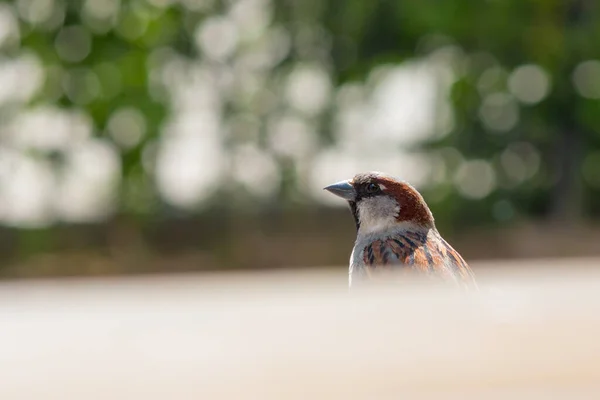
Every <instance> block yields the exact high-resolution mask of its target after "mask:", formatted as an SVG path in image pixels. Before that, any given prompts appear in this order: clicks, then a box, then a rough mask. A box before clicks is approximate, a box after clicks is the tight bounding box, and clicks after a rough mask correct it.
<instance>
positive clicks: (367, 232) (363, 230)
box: [356, 221, 435, 241]
mask: <svg viewBox="0 0 600 400" xmlns="http://www.w3.org/2000/svg"><path fill="white" fill-rule="evenodd" d="M432 230H433V231H435V226H433V225H421V224H417V223H414V222H408V221H402V222H395V223H393V224H389V225H385V226H383V225H382V226H369V227H364V226H361V227H359V228H358V232H357V235H356V236H357V241H358V240H359V241H363V240H365V239H367V240H377V239H381V238H385V237H390V236H394V235H403V234H407V233H408V234H410V233H414V234H416V235H425V236H427V234H428V233H429V232H430V231H432Z"/></svg>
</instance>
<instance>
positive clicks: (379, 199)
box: [324, 172, 434, 233]
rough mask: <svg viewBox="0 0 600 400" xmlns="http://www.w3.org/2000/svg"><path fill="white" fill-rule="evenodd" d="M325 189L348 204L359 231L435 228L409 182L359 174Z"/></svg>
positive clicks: (426, 209) (384, 175) (368, 173)
mask: <svg viewBox="0 0 600 400" xmlns="http://www.w3.org/2000/svg"><path fill="white" fill-rule="evenodd" d="M324 189H325V190H327V191H329V192H331V193H333V194H335V195H336V196H339V197H341V198H343V199H345V200H347V201H348V203H349V204H350V209H351V210H352V214H353V215H354V221H355V223H356V228H357V230H358V231H359V232H363V233H369V232H377V231H385V230H388V229H394V228H397V227H400V226H401V225H407V226H408V225H413V226H415V227H422V228H433V227H434V219H433V215H432V214H431V211H430V210H429V207H428V206H427V204H426V203H425V200H424V199H423V196H421V194H420V193H419V192H418V191H417V190H416V189H415V188H414V187H412V186H411V185H410V184H408V183H407V182H404V181H401V180H398V179H396V178H394V177H392V176H389V175H386V174H383V173H381V172H366V173H359V174H357V175H355V176H354V177H353V178H352V179H348V180H345V181H341V182H337V183H334V184H333V185H329V186H327V187H326V188H324Z"/></svg>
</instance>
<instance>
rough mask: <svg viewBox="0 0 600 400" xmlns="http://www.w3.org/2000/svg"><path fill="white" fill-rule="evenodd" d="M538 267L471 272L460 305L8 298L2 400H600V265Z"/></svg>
mask: <svg viewBox="0 0 600 400" xmlns="http://www.w3.org/2000/svg"><path fill="white" fill-rule="evenodd" d="M543 264H544V265H545V267H541V266H535V267H533V264H532V263H523V264H520V265H516V264H515V265H512V264H507V265H506V266H505V267H504V268H501V267H495V268H493V269H492V268H490V269H489V270H488V269H487V268H484V265H475V264H474V265H473V267H474V270H475V273H476V274H477V275H478V277H479V279H480V286H481V291H480V292H479V293H477V294H473V295H459V294H453V293H449V292H447V291H445V290H432V289H431V288H429V289H428V288H423V287H419V286H417V287H413V288H410V289H409V288H408V287H404V286H403V287H402V288H401V290H400V288H398V287H378V288H373V290H361V291H359V292H356V293H352V294H350V293H348V290H347V288H346V282H347V281H346V276H345V275H344V272H345V271H344V270H343V269H335V270H332V271H331V272H328V273H315V272H312V273H302V274H300V273H296V272H279V273H271V274H269V273H254V274H239V275H238V274H226V275H185V276H178V277H152V278H129V279H118V280H117V279H115V280H108V279H105V280H95V281H86V280H70V281H66V280H65V281H45V282H28V283H25V282H23V283H9V282H7V283H4V284H2V285H0V318H1V321H0V326H1V327H2V328H1V329H0V398H1V399H3V400H6V399H44V400H49V399H61V400H66V399H111V400H118V399H127V400H132V399H140V400H141V399H143V400H152V399H182V400H183V399H186V400H187V399H195V400H198V399H260V400H270V399H278V400H283V399H328V400H332V399H346V400H351V399H451V398H452V399H476V398H477V399H481V398H485V399H506V398H510V399H525V398H526V399H538V398H539V399H579V398H582V399H583V398H586V399H591V398H600V268H599V267H600V261H598V260H579V261H574V260H573V261H571V260H563V261H560V262H556V261H553V264H555V265H554V266H553V265H551V264H550V263H548V264H545V263H543ZM555 267H560V268H555ZM487 271H490V272H487ZM407 396H408V397H407Z"/></svg>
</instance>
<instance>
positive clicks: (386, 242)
mask: <svg viewBox="0 0 600 400" xmlns="http://www.w3.org/2000/svg"><path fill="white" fill-rule="evenodd" d="M324 190H326V191H328V192H330V193H332V194H334V195H336V196H339V197H341V198H342V199H344V200H346V201H347V202H348V204H349V206H350V211H351V212H352V215H353V217H354V222H355V224H356V241H355V243H354V248H353V249H352V253H351V255H350V265H349V277H348V279H349V281H348V284H349V286H350V287H352V286H353V283H354V282H355V281H365V280H369V279H372V278H374V277H375V276H376V274H377V273H378V272H386V271H387V272H389V271H392V272H393V271H400V272H404V273H406V274H409V275H410V274H413V276H414V275H417V276H419V277H430V278H433V279H434V280H436V281H441V282H445V283H451V284H453V285H455V286H458V287H460V288H463V289H465V290H467V291H469V290H478V285H477V282H476V279H475V275H474V273H473V271H472V270H471V268H470V267H469V265H468V264H467V262H466V261H465V260H464V259H463V257H462V256H461V255H460V254H459V253H458V252H457V251H456V250H455V249H454V248H453V247H452V246H451V245H450V244H449V243H448V242H447V241H446V240H445V239H444V238H443V237H442V236H441V234H440V233H439V232H438V230H437V228H436V225H435V220H434V217H433V214H432V212H431V210H430V209H429V206H428V205H427V203H426V202H425V200H424V198H423V196H422V195H421V194H420V193H419V192H418V191H417V189H415V188H414V187H413V186H412V185H410V184H409V183H408V182H406V181H403V180H400V179H397V178H395V177H393V176H391V175H388V174H386V173H383V172H378V171H371V172H361V173H358V174H356V175H355V176H354V177H353V178H351V179H347V180H343V181H340V182H336V183H334V184H332V185H329V186H327V187H325V188H324ZM384 275H385V274H384Z"/></svg>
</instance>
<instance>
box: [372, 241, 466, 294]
mask: <svg viewBox="0 0 600 400" xmlns="http://www.w3.org/2000/svg"><path fill="white" fill-rule="evenodd" d="M363 261H364V263H365V265H366V266H367V268H368V269H377V268H380V267H386V266H388V267H391V266H394V265H398V266H407V267H410V269H411V270H415V271H419V272H423V273H427V274H432V275H438V276H440V277H442V278H445V279H452V280H459V281H462V282H464V283H466V284H475V278H474V276H473V272H472V271H471V268H470V267H469V266H468V264H467V263H466V262H465V260H464V259H463V258H462V257H461V255H460V254H459V253H458V252H457V251H456V250H454V248H452V246H450V245H449V244H448V243H447V242H446V241H445V240H444V239H443V238H442V237H441V236H440V234H439V233H437V232H436V231H430V232H429V233H428V234H426V233H419V232H404V233H401V234H400V233H399V234H394V235H392V236H388V237H386V238H384V239H380V240H375V241H373V242H372V243H370V244H369V245H368V246H366V247H365V248H364V252H363Z"/></svg>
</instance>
